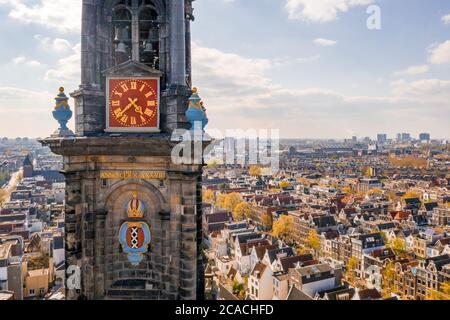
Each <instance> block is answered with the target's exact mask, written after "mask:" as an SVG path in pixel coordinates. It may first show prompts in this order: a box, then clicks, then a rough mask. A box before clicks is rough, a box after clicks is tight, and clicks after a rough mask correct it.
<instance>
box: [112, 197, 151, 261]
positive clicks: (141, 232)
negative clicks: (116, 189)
mask: <svg viewBox="0 0 450 320" xmlns="http://www.w3.org/2000/svg"><path fill="white" fill-rule="evenodd" d="M144 211H145V206H144V203H143V202H142V201H141V200H139V199H138V198H137V194H134V197H133V200H131V201H130V202H129V203H128V205H127V213H128V217H129V218H130V219H131V220H130V221H126V222H124V223H123V224H122V226H121V227H120V231H119V239H120V244H121V245H122V248H123V252H125V253H126V254H128V260H129V261H130V262H131V263H132V264H133V265H138V264H139V263H140V262H141V261H142V260H143V258H144V254H145V253H146V252H147V251H148V246H149V244H150V241H151V233H150V227H149V225H148V223H146V222H144V221H136V220H135V219H142V218H143V216H144Z"/></svg>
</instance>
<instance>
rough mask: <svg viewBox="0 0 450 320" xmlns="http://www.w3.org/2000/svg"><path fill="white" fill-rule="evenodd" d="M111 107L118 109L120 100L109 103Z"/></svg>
mask: <svg viewBox="0 0 450 320" xmlns="http://www.w3.org/2000/svg"><path fill="white" fill-rule="evenodd" d="M111 105H112V106H113V107H120V100H113V101H112V102H111Z"/></svg>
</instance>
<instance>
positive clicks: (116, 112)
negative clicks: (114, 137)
mask: <svg viewBox="0 0 450 320" xmlns="http://www.w3.org/2000/svg"><path fill="white" fill-rule="evenodd" d="M114 114H115V116H116V118H118V117H119V116H120V115H121V114H122V109H120V108H118V109H116V110H114Z"/></svg>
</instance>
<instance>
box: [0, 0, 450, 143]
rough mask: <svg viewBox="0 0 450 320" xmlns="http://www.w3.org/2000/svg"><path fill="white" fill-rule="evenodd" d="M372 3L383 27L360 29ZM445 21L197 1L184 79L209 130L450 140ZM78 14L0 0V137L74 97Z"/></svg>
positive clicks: (46, 122) (39, 3) (340, 8)
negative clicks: (190, 80)
mask: <svg viewBox="0 0 450 320" xmlns="http://www.w3.org/2000/svg"><path fill="white" fill-rule="evenodd" d="M406 3H407V4H406ZM372 4H373V5H377V6H379V8H380V9H381V30H369V29H368V28H367V26H366V20H367V19H368V18H369V16H370V15H369V14H368V13H367V9H368V7H369V5H372ZM449 14H450V5H449V4H443V3H442V2H439V1H429V2H426V3H425V2H424V1H419V0H415V1H408V2H406V1H398V2H396V3H392V2H388V1H383V0H381V1H370V0H359V1H347V0H341V1H338V2H327V3H324V4H320V5H319V4H317V3H315V2H314V1H308V0H286V1H284V0H283V1H270V0H263V1H261V0H258V2H257V3H256V1H255V0H251V1H242V0H235V1H230V0H227V1H226V0H221V1H217V0H215V1H212V0H204V1H202V2H196V3H195V16H196V21H195V23H193V25H192V28H193V30H192V33H193V76H194V85H196V86H198V87H199V88H200V93H201V95H202V97H203V98H204V100H205V102H206V106H207V108H208V116H209V118H210V126H209V127H210V128H217V129H220V130H225V129H227V128H254V129H280V136H281V137H282V138H302V139H303V138H305V139H306V138H308V139H311V138H318V139H325V138H336V139H345V138H350V137H351V136H353V135H357V136H359V137H365V136H370V137H372V138H376V135H377V134H378V133H386V134H388V136H389V137H391V138H395V136H396V134H397V133H399V132H410V133H411V134H412V136H413V137H417V136H418V135H419V134H420V133H422V132H429V133H430V134H431V136H432V138H438V139H448V138H449V130H448V122H449V120H450V116H448V115H449V114H450V105H449V103H448V101H450V96H449V92H450V79H449V78H448V76H447V75H448V74H449V71H450V40H449V37H448V31H449V28H450V24H449V22H448V19H447V18H446V17H448V15H449ZM80 15H81V6H80V5H79V4H77V3H74V2H72V1H64V0H58V1H48V0H33V1H11V0H0V17H2V20H1V22H0V25H1V27H2V28H3V29H4V30H10V32H7V33H6V32H5V33H3V34H2V35H0V41H2V43H3V44H4V45H3V46H4V50H2V52H1V53H0V58H1V60H2V63H1V64H0V71H1V72H2V74H3V75H4V76H3V77H2V78H1V79H0V114H1V116H2V132H0V136H8V137H17V136H29V137H45V136H48V135H50V133H51V132H53V131H54V130H55V129H56V126H55V123H54V121H53V119H52V116H51V110H52V108H53V97H54V96H55V95H56V93H57V88H58V87H59V86H60V85H64V86H65V87H66V92H72V91H74V90H75V89H77V87H78V85H79V82H80V80H79V78H80V72H79V56H80V35H79V33H80V18H79V17H80ZM229 17H235V19H234V21H233V24H230V23H229ZM268 19H270V21H271V28H267V24H266V21H268ZM212 21H214V23H211V22H212ZM265 39H271V41H265ZM70 103H71V105H72V106H73V100H72V99H71V101H70ZM31 104H32V105H31ZM280 110H282V111H280ZM18 121H20V124H21V125H17V122H18ZM71 127H72V128H73V122H72V123H71Z"/></svg>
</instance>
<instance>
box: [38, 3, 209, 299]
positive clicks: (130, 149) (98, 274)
mask: <svg viewBox="0 0 450 320" xmlns="http://www.w3.org/2000/svg"><path fill="white" fill-rule="evenodd" d="M191 2H192V0H83V1H82V6H83V9H82V40H81V45H82V50H81V54H82V57H81V68H82V72H81V85H80V87H79V89H78V90H77V91H75V92H73V93H72V94H71V96H72V97H73V98H74V99H75V110H74V113H73V116H74V117H75V126H76V127H75V133H74V135H67V134H65V135H59V136H57V135H53V136H52V137H51V138H47V139H44V140H42V143H43V144H44V145H47V146H49V147H50V148H51V149H52V151H53V152H55V153H56V154H60V155H63V156H64V170H63V173H64V175H65V177H66V213H65V214H66V216H65V220H66V225H65V231H66V234H65V238H66V244H65V250H66V269H67V280H68V281H67V282H68V283H67V298H68V299H130V298H132V299H186V300H193V299H203V267H202V266H203V264H202V255H201V252H200V241H201V220H202V207H201V175H202V165H201V164H198V165H194V164H189V165H185V164H175V163H173V161H172V159H171V152H172V149H173V148H174V147H175V145H176V143H177V142H175V141H173V140H172V139H171V134H172V133H173V131H174V130H176V129H190V128H191V124H190V123H189V121H188V120H187V118H186V110H187V108H188V99H189V97H190V96H191V94H192V88H191V62H190V60H191V55H190V48H191V46H190V22H191V20H193V15H192V3H191ZM62 90H63V88H61V93H60V95H59V96H58V97H59V98H58V97H57V103H58V102H60V104H59V105H58V104H57V107H56V109H55V111H54V116H55V118H57V115H55V112H61V114H62V112H63V111H61V110H63V109H64V108H63V107H62V106H66V107H67V101H66V102H64V99H67V97H66V98H64V97H65V95H64V93H63V91H62ZM58 99H59V100H58ZM61 101H63V102H62V103H63V104H61ZM64 103H65V104H64ZM68 110H69V109H68ZM69 112H70V116H71V115H72V113H71V111H69ZM65 122H67V120H65ZM66 131H67V130H65V129H64V130H63V131H61V132H66ZM77 270H78V271H77ZM77 272H78V273H79V275H80V286H79V287H75V288H73V283H74V279H76V278H74V277H72V276H76V275H77V274H78V273H77ZM69 280H70V281H69ZM75 283H76V281H75Z"/></svg>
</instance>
